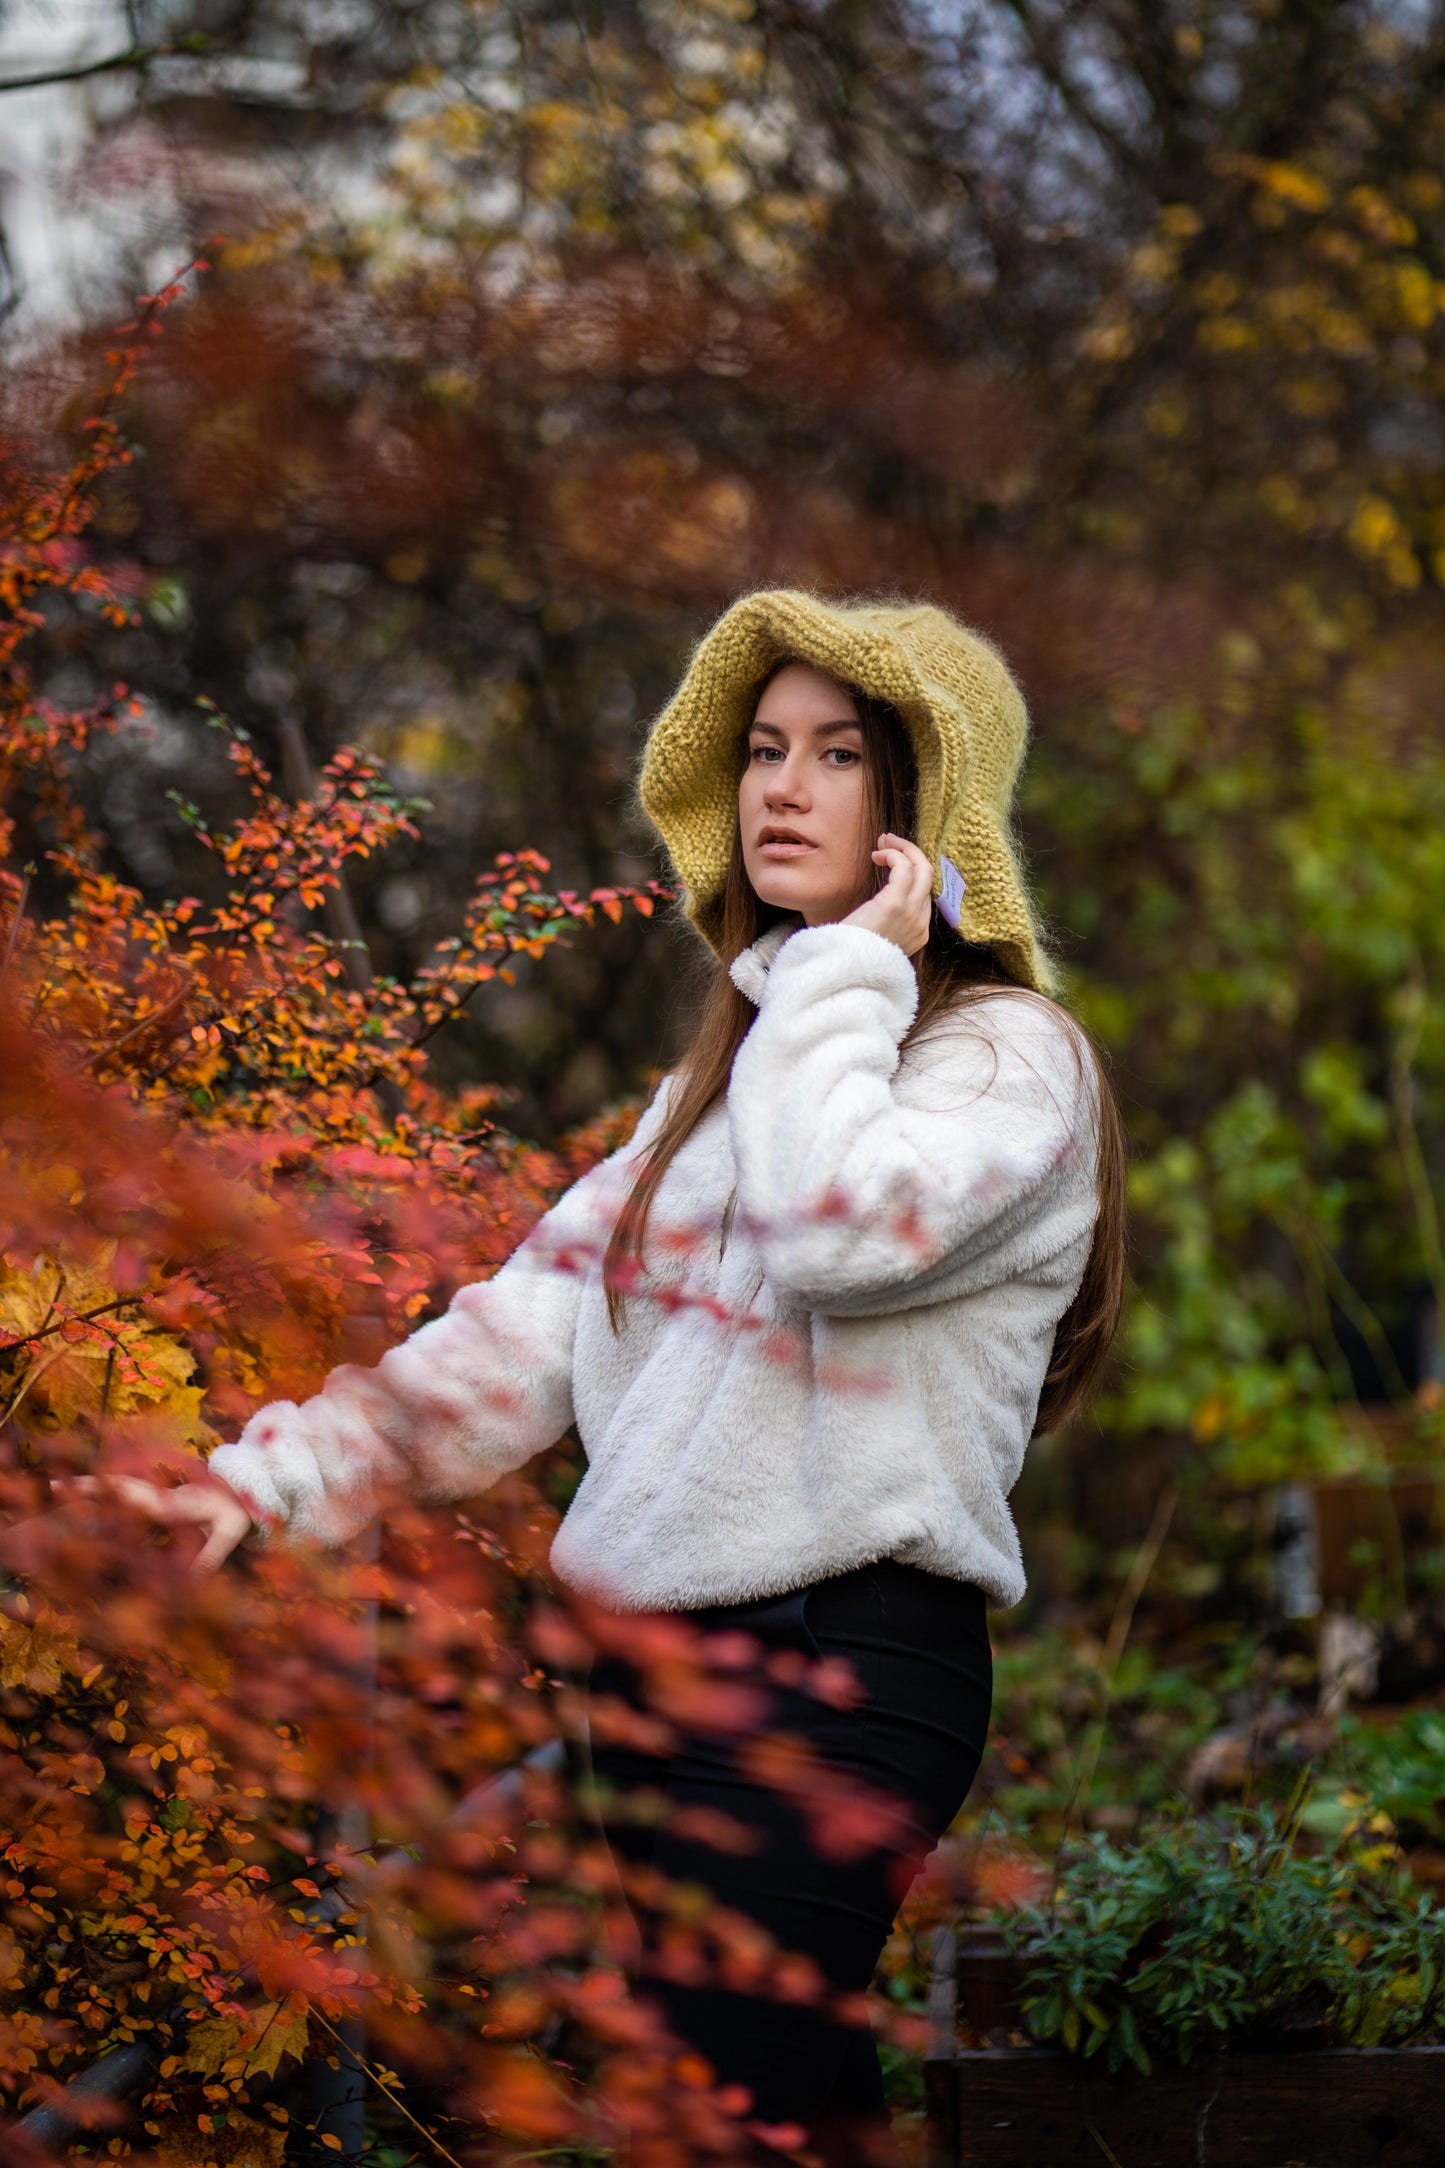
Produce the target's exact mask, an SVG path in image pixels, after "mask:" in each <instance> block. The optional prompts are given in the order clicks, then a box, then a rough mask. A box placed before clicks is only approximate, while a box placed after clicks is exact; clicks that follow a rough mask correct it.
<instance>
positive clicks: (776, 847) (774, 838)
mask: <svg viewBox="0 0 1445 2168" xmlns="http://www.w3.org/2000/svg"><path fill="white" fill-rule="evenodd" d="M817 848H818V846H817V844H816V843H809V842H808V841H807V840H806V839H805V838H804V837H802V836H788V835H767V834H764V835H763V836H761V837H760V838H759V840H758V849H759V851H760V852H761V853H762V855H763V857H764V858H801V857H802V856H803V855H804V853H805V852H807V851H815V850H816V849H817Z"/></svg>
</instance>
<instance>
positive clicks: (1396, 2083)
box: [924, 1930, 1445, 2168]
mask: <svg viewBox="0 0 1445 2168" xmlns="http://www.w3.org/2000/svg"><path fill="white" fill-rule="evenodd" d="M956 1955H957V1953H956V1944H955V1942H954V1937H953V1935H952V1933H951V1931H948V1930H945V1931H943V1933H941V1934H940V1937H939V1941H938V1944H937V1945H936V1951H935V1967H934V1977H933V1992H932V1995H931V1997H930V2007H929V2017H930V2034H931V2038H930V2044H929V2052H928V2057H927V2060H926V2061H925V2064H924V2087H925V2095H926V2100H927V2111H928V2140H929V2150H928V2161H929V2168H1070V2164H1072V2163H1074V2162H1078V2163H1079V2164H1080V2168H1085V2164H1087V2168H1108V2164H1109V2163H1111V2162H1112V2163H1114V2168H1441V2164H1442V2163H1445V2047H1438V2048H1301V2049H1298V2050H1296V2051H1294V2052H1292V2053H1251V2052H1249V2051H1247V2050H1243V2049H1224V2050H1216V2051H1214V2052H1212V2053H1209V2054H1201V2055H1199V2056H1197V2057H1196V2058H1195V2060H1194V2061H1193V2062H1192V2063H1190V2064H1189V2065H1188V2066H1187V2067H1186V2068H1183V2069H1179V2068H1175V2067H1173V2066H1169V2067H1163V2068H1160V2069H1157V2070H1155V2071H1154V2072H1153V2074H1152V2075H1151V2076H1149V2077H1147V2078H1146V2077H1141V2076H1140V2075H1139V2073H1138V2072H1137V2071H1131V2072H1128V2073H1123V2074H1120V2075H1118V2076H1111V2075H1110V2074H1109V2072H1108V2071H1107V2070H1106V2069H1105V2068H1104V2067H1103V2066H1102V2065H1101V2064H1100V2063H1098V2062H1097V2061H1089V2062H1085V2061H1084V2060H1083V2059H1082V2058H1081V2057H1079V2056H1076V2055H1067V2054H1065V2053H1064V2052H1063V2051H1062V2050H1061V2049H1054V2048H1041V2047H1027V2048H1016V2047H980V2048H965V2047H961V2046H960V2045H959V2044H958V2028H957V2013H958V2001H959V1983H958V1980H957V1977H956ZM978 1955H979V1957H980V1958H982V1957H984V1956H986V1952H980V1953H978ZM965 1969H967V1970H972V1971H974V1972H975V1973H981V1972H982V1971H984V1970H986V1966H983V1965H980V1964H977V1963H976V1964H973V1965H971V1966H966V1968H965ZM965 1999H971V2000H972V2002H973V2006H974V2007H975V2008H978V2007H980V2006H982V2007H987V1990H986V1989H981V1988H980V1986H979V1983H978V1982H977V1981H975V1982H974V1983H973V1984H972V1985H970V1986H968V1987H966V1988H965Z"/></svg>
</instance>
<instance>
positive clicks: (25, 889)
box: [0, 863, 35, 986]
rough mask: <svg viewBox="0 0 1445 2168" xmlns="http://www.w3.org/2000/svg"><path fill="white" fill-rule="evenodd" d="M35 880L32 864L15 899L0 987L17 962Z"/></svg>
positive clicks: (0, 963) (1, 963)
mask: <svg viewBox="0 0 1445 2168" xmlns="http://www.w3.org/2000/svg"><path fill="white" fill-rule="evenodd" d="M34 878H35V867H34V865H33V863H32V864H31V865H28V866H26V868H25V870H24V872H23V873H22V874H21V876H20V893H19V895H18V896H17V897H16V898H15V916H14V918H12V919H11V921H10V931H9V933H8V934H7V935H6V936H5V954H4V956H3V957H0V986H3V985H4V984H5V981H6V978H7V977H8V976H9V972H10V966H11V964H12V963H13V962H14V960H15V948H16V944H17V942H18V941H19V939H20V925H21V921H22V920H23V919H24V917H25V906H26V904H27V903H28V902H29V900H30V883H31V882H32V881H33V880H34Z"/></svg>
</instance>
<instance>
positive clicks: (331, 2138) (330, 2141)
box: [321, 2130, 341, 2153]
mask: <svg viewBox="0 0 1445 2168" xmlns="http://www.w3.org/2000/svg"><path fill="white" fill-rule="evenodd" d="M321 2143H322V2144H323V2145H329V2146H330V2147H331V2150H332V2152H333V2153H339V2152H340V2151H341V2140H340V2139H339V2138H338V2137H337V2135H336V2133H335V2132H334V2131H331V2130H323V2131H322V2133H321Z"/></svg>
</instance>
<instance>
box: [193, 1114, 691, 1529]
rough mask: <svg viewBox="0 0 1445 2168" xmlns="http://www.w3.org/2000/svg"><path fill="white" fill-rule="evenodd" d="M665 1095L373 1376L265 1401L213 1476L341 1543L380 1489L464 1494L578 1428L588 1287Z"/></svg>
mask: <svg viewBox="0 0 1445 2168" xmlns="http://www.w3.org/2000/svg"><path fill="white" fill-rule="evenodd" d="M663 1096H664V1095H663V1094H662V1093H659V1094H658V1096H657V1098H656V1099H654V1101H653V1104H652V1106H651V1107H649V1108H648V1110H647V1113H646V1114H645V1115H644V1116H643V1119H642V1121H641V1123H639V1125H638V1128H637V1131H636V1133H635V1134H634V1136H633V1138H632V1140H631V1142H630V1143H629V1144H628V1145H626V1146H624V1147H623V1149H622V1151H620V1152H615V1153H613V1154H612V1155H611V1157H610V1158H609V1159H606V1160H604V1161H603V1162H602V1163H601V1164H600V1165H599V1166H596V1167H594V1168H592V1169H591V1171H590V1172H589V1173H587V1174H585V1175H584V1176H583V1177H582V1179H581V1180H580V1181H579V1182H575V1183H574V1184H573V1185H572V1187H571V1189H569V1190H568V1191H567V1192H566V1194H565V1195H564V1196H563V1197H561V1198H560V1199H559V1200H558V1202H557V1203H556V1204H555V1205H554V1206H553V1208H552V1210H551V1211H550V1212H548V1213H547V1214H546V1215H545V1216H544V1217H543V1218H542V1219H541V1220H540V1221H539V1222H538V1223H537V1225H536V1226H535V1227H534V1228H533V1229H532V1232H531V1234H530V1235H528V1237H527V1239H526V1240H525V1242H523V1243H522V1244H521V1245H520V1247H519V1248H518V1249H517V1250H516V1251H514V1253H513V1254H512V1256H511V1257H509V1258H508V1260H507V1262H506V1263H505V1264H504V1265H503V1266H502V1267H501V1269H500V1271H498V1272H497V1273H495V1274H494V1275H493V1277H492V1278H491V1279H489V1280H478V1281H473V1282H472V1283H470V1284H469V1285H468V1286H466V1287H462V1288H459V1289H458V1290H457V1292H456V1294H455V1295H454V1296H453V1298H452V1301H451V1304H450V1307H449V1308H448V1309H447V1311H446V1313H445V1315H443V1316H441V1317H438V1318H433V1319H432V1320H431V1322H430V1323H429V1324H426V1325H423V1326H421V1327H420V1328H419V1329H418V1330H417V1331H416V1332H414V1333H412V1334H411V1336H410V1337H409V1338H408V1339H406V1340H402V1341H400V1342H398V1344H397V1345H396V1346H395V1347H393V1348H389V1349H388V1350H387V1352H386V1354H385V1355H383V1356H382V1358H381V1360H380V1362H378V1363H377V1364H376V1365H375V1366H374V1367H367V1366H365V1365H363V1364H359V1363H339V1364H338V1365H337V1367H336V1368H335V1369H334V1370H332V1371H331V1372H329V1374H328V1375H327V1378H326V1381H325V1383H324V1384H323V1385H322V1388H321V1390H320V1392H319V1393H317V1394H315V1395H314V1396H313V1397H312V1398H311V1399H310V1400H306V1401H303V1402H302V1403H301V1404H300V1405H299V1406H298V1405H297V1403H296V1402H295V1401H291V1400H275V1401H271V1402H269V1403H268V1404H267V1405H266V1406H264V1407H261V1408H258V1409H257V1411H256V1413H255V1414H254V1415H253V1416H252V1417H251V1419H250V1421H249V1422H248V1423H247V1424H246V1427H245V1429H244V1430H243V1431H242V1432H241V1435H240V1437H239V1438H238V1439H237V1440H236V1442H235V1443H234V1444H233V1445H220V1446H217V1447H216V1449H215V1451H214V1452H213V1453H212V1454H211V1457H210V1461H209V1466H210V1467H211V1468H212V1469H214V1471H215V1473H216V1474H217V1475H219V1476H221V1477H223V1478H224V1479H225V1481H226V1482H227V1483H229V1484H231V1486H232V1487H233V1488H234V1489H235V1490H236V1491H238V1492H239V1493H240V1495H241V1497H242V1499H243V1500H244V1501H245V1503H246V1504H247V1505H248V1506H249V1507H250V1508H251V1511H252V1515H253V1518H254V1519H255V1520H256V1521H257V1522H258V1523H259V1524H260V1525H261V1526H263V1527H266V1526H268V1525H269V1526H270V1527H272V1528H273V1529H281V1530H284V1531H285V1532H286V1533H287V1534H288V1535H302V1536H314V1537H318V1538H320V1539H321V1540H322V1541H325V1542H332V1543H340V1542H344V1541H346V1540H347V1538H348V1537H350V1536H353V1535H355V1534H356V1533H357V1531H358V1530H359V1529H361V1528H363V1527H364V1526H365V1524H366V1523H367V1521H368V1520H370V1519H371V1518H372V1515H373V1512H374V1510H375V1496H376V1492H377V1491H378V1490H380V1489H385V1488H389V1487H392V1486H396V1487H400V1488H401V1489H403V1490H405V1491H407V1492H409V1493H410V1494H411V1495H413V1496H416V1497H419V1498H426V1499H433V1500H441V1499H447V1498H464V1497H467V1496H469V1495H470V1494H471V1493H473V1492H475V1491H480V1490H484V1489H485V1488H486V1487H487V1485H488V1484H490V1483H493V1482H495V1481H496V1480H497V1478H498V1477H499V1476H502V1475H505V1474H506V1473H507V1472H508V1471H509V1470H510V1469H513V1468H519V1467H521V1465H522V1464H523V1462H524V1461H527V1460H530V1459H531V1457H532V1455H533V1454H534V1453H539V1452H541V1451H542V1450H543V1449H544V1448H545V1447H547V1446H549V1445H552V1444H554V1443H555V1442H556V1440H557V1439H558V1438H559V1437H560V1436H561V1435H562V1433H563V1431H564V1430H565V1429H566V1428H567V1426H568V1424H569V1423H570V1422H571V1421H572V1347H573V1340H574V1337H575V1328H576V1319H577V1307H578V1301H579V1298H580V1294H581V1286H582V1281H583V1279H584V1277H585V1275H586V1272H587V1269H588V1267H589V1266H590V1265H591V1264H593V1263H594V1262H595V1261H596V1259H597V1257H598V1256H599V1254H600V1251H601V1248H602V1247H603V1245H605V1243H606V1239H607V1234H608V1231H609V1228H610V1225H611V1213H610V1206H609V1200H610V1199H611V1197H612V1196H613V1195H614V1194H615V1192H616V1177H617V1173H618V1167H619V1163H620V1162H623V1161H629V1162H630V1160H631V1158H632V1155H633V1154H634V1153H635V1152H636V1151H637V1150H638V1149H639V1148H640V1147H641V1146H642V1145H644V1144H645V1143H646V1141H647V1139H648V1137H649V1136H650V1135H651V1133H652V1131H653V1129H654V1128H655V1126H656V1123H657V1121H658V1119H659V1118H660V1111H661V1106H662V1101H663Z"/></svg>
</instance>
